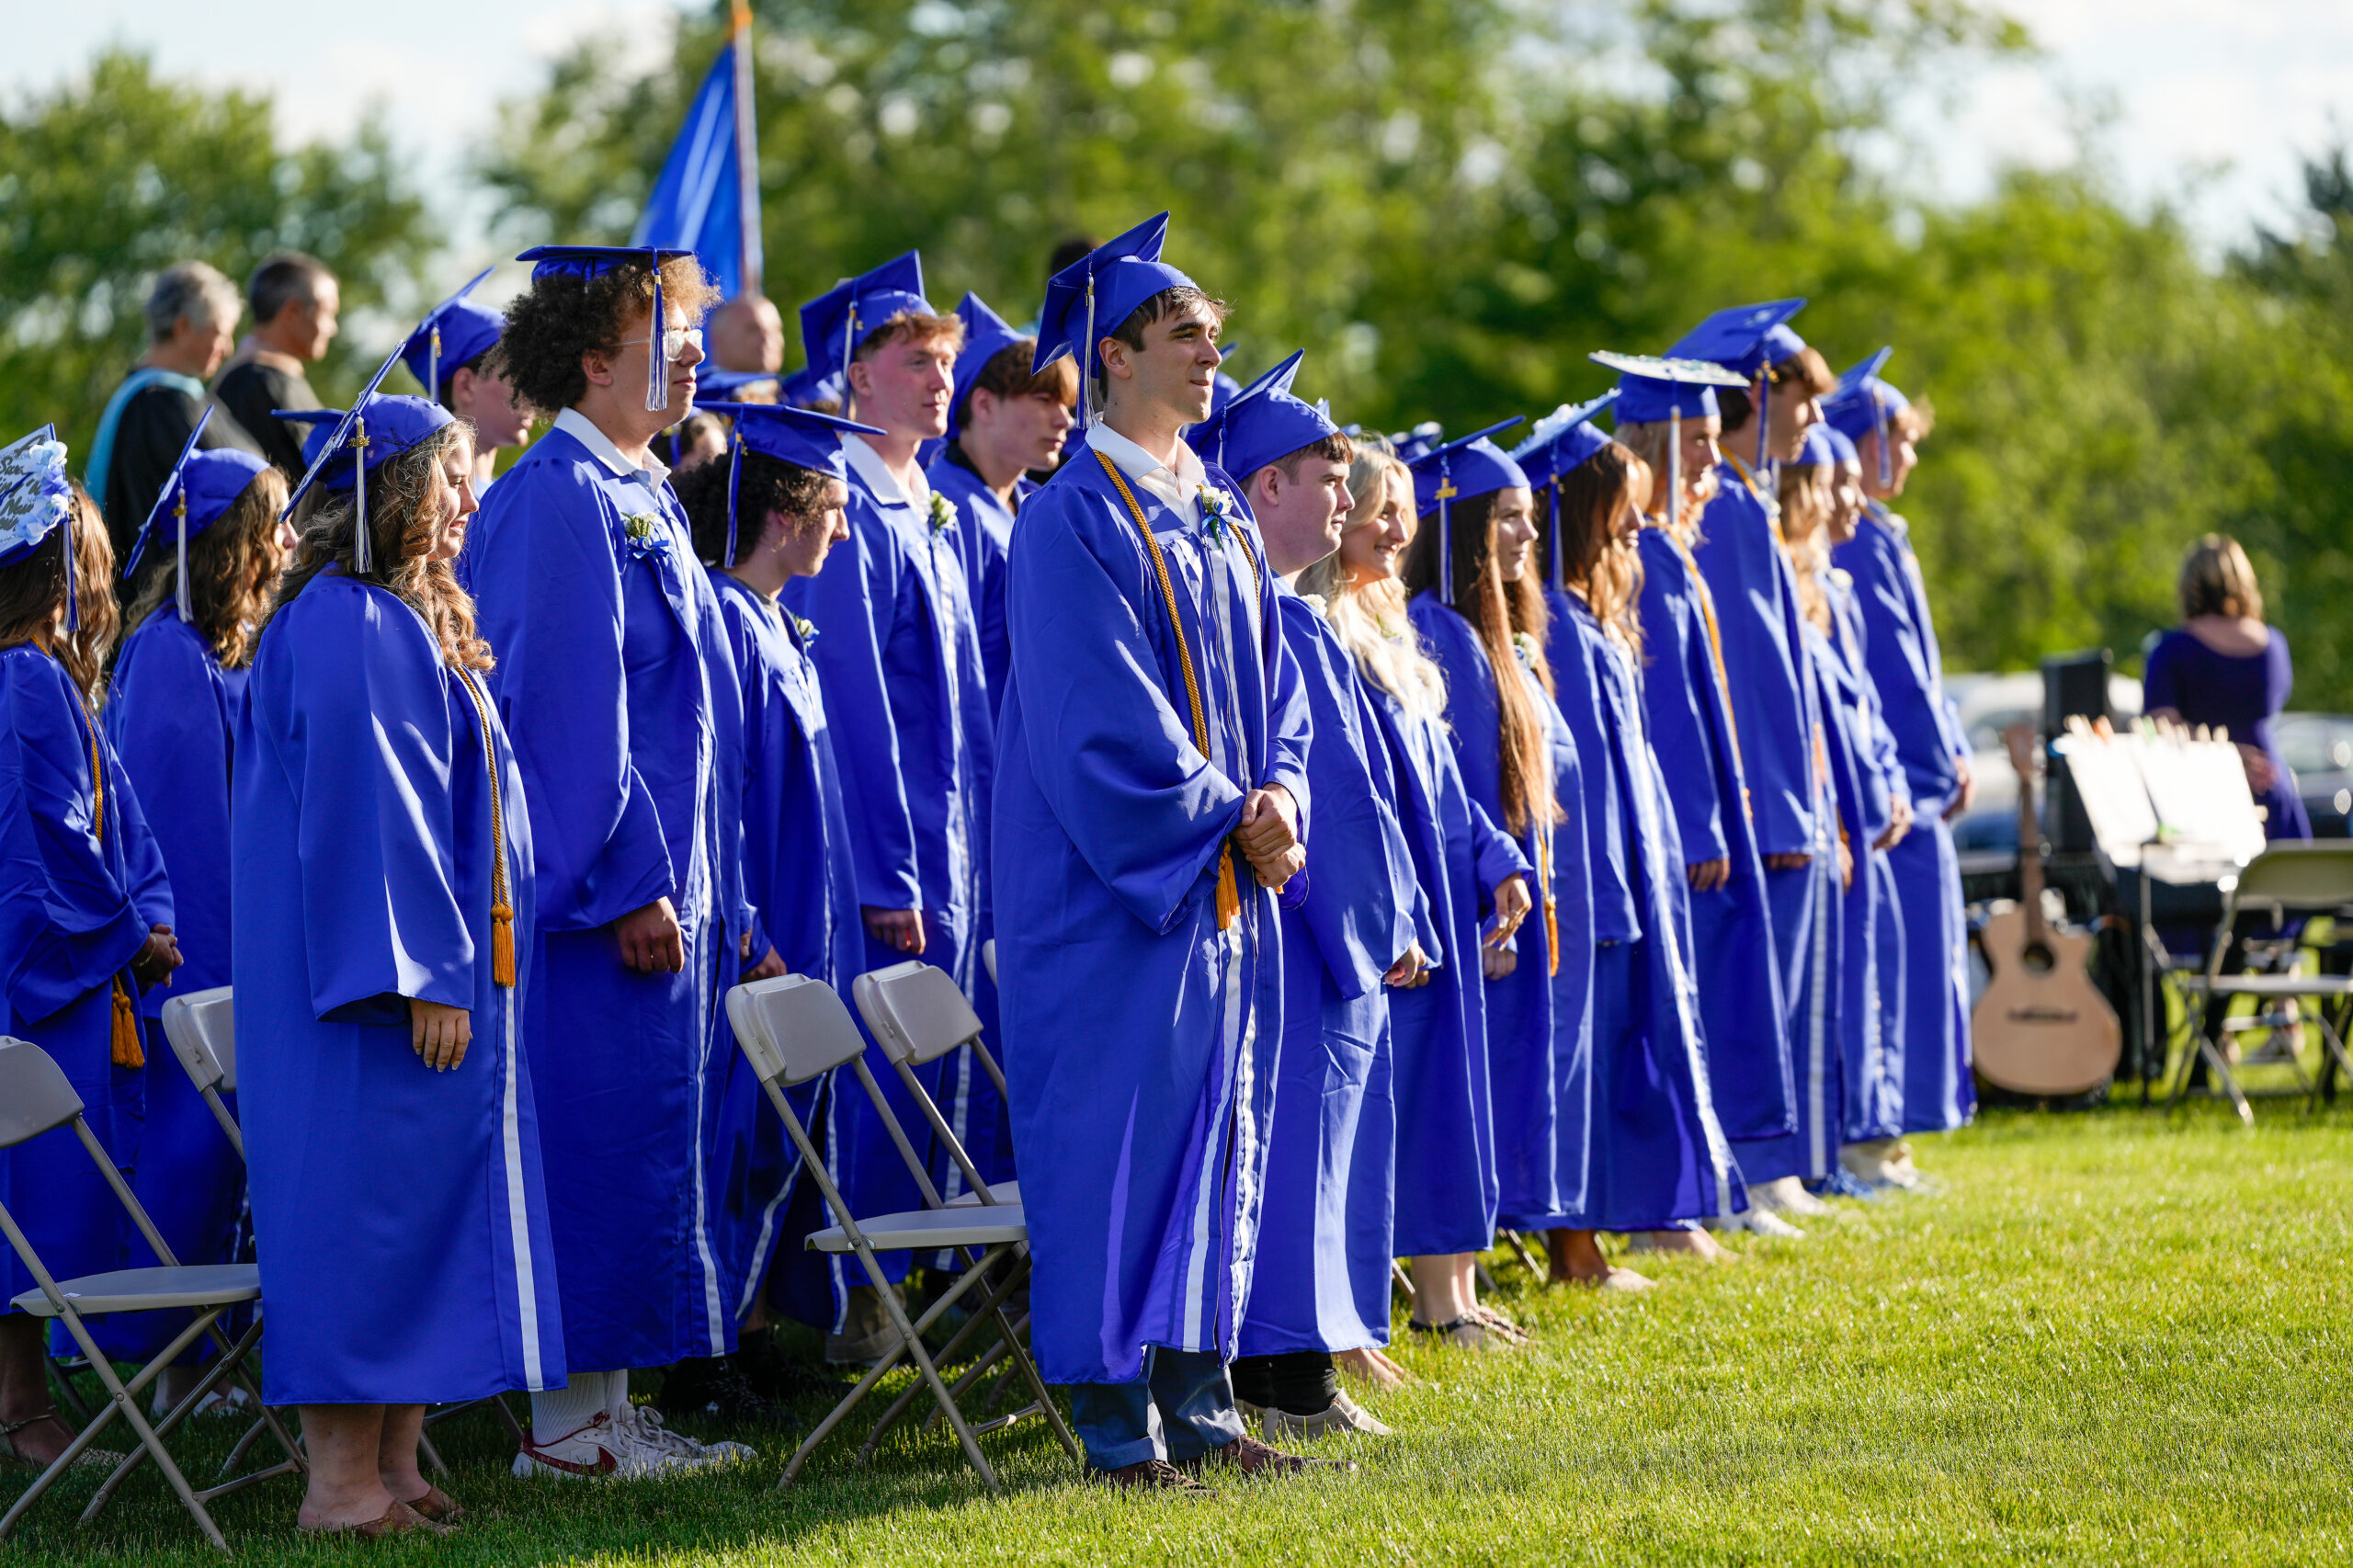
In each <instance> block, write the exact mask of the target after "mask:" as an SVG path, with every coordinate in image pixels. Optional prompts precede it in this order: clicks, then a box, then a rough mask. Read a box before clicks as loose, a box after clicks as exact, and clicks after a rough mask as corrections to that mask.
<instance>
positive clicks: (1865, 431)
mask: <svg viewBox="0 0 2353 1568" xmlns="http://www.w3.org/2000/svg"><path fill="white" fill-rule="evenodd" d="M1894 352H1895V347H1894V345H1893V344H1890V345H1888V346H1887V347H1883V348H1881V349H1880V350H1879V352H1877V353H1875V354H1871V355H1869V356H1867V357H1865V358H1863V359H1861V360H1859V361H1858V362H1857V363H1856V364H1854V365H1852V366H1849V367H1848V368H1847V373H1846V374H1845V375H1843V376H1841V377H1839V378H1838V385H1837V388H1836V390H1835V391H1834V392H1831V394H1830V395H1829V396H1828V397H1826V398H1824V399H1823V400H1822V417H1823V419H1824V421H1825V422H1827V423H1828V425H1829V426H1830V427H1831V428H1832V429H1834V430H1836V431H1838V432H1839V433H1840V434H1842V435H1844V436H1845V437H1847V439H1848V440H1850V441H1858V442H1859V441H1860V440H1861V439H1862V438H1863V437H1865V436H1877V437H1879V438H1880V442H1879V483H1880V487H1881V489H1885V488H1886V487H1887V486H1888V485H1890V484H1893V483H1895V454H1894V453H1893V450H1892V449H1891V443H1890V442H1889V441H1888V439H1887V419H1888V415H1891V414H1895V413H1898V412H1900V411H1901V410H1904V409H1906V408H1909V407H1911V406H1912V400H1911V399H1910V398H1907V397H1905V396H1904V393H1903V392H1900V391H1898V390H1897V388H1896V387H1895V385H1894V383H1893V382H1892V381H1882V380H1881V378H1880V371H1881V369H1884V368H1885V367H1886V364H1887V361H1888V358H1889V357H1890V356H1892V355H1893V354H1894Z"/></svg>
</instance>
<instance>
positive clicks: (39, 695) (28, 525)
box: [0, 426, 179, 1465]
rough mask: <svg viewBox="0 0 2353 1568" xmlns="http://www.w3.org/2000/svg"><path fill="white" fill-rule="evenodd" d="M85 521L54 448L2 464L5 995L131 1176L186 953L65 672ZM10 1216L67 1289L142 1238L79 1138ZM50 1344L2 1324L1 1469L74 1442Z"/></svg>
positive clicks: (36, 1325)
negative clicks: (160, 1035)
mask: <svg viewBox="0 0 2353 1568" xmlns="http://www.w3.org/2000/svg"><path fill="white" fill-rule="evenodd" d="M76 509H77V508H76V502H75V500H74V496H73V494H72V489H71V482H70V481H68V480H67V478H66V476H65V448H64V445H63V443H62V442H60V441H59V440H58V439H57V437H56V436H55V434H54V432H53V431H52V430H51V429H50V428H48V427H46V426H44V427H43V428H41V429H40V430H37V431H35V432H34V433H33V434H31V435H29V436H27V437H24V438H22V439H21V440H18V441H17V442H15V443H14V444H12V445H10V446H9V447H7V448H6V449H0V720H5V724H0V837H5V841H6V846H7V852H6V854H5V855H0V868H5V872H0V982H5V983H6V988H7V1008H8V1016H7V1020H6V1032H7V1033H8V1034H10V1035H12V1036H14V1037H15V1038H17V1039H18V1040H29V1041H31V1042H32V1043H33V1044H35V1045H38V1046H40V1048H41V1049H42V1050H43V1051H47V1052H48V1053H49V1054H50V1056H51V1058H53V1059H54V1060H55V1061H56V1062H57V1064H58V1066H59V1067H60V1068H61V1069H62V1070H63V1072H64V1074H65V1077H66V1081H67V1082H68V1083H70V1084H72V1085H73V1086H74V1092H75V1093H76V1094H78V1095H80V1096H81V1097H82V1103H83V1106H84V1108H85V1114H86V1116H87V1117H88V1119H89V1123H90V1129H91V1131H93V1132H95V1133H96V1134H97V1138H98V1142H100V1143H101V1144H103V1145H104V1146H105V1148H106V1149H107V1151H108V1153H109V1154H110V1155H111V1156H112V1157H113V1159H114V1160H115V1162H116V1164H117V1165H122V1166H129V1165H131V1161H132V1159H133V1158H134V1156H135V1154H136V1151H137V1140H138V1117H139V1110H140V1091H141V1087H142V1067H143V1065H144V1056H143V1053H142V1049H141V1042H140V1039H139V1017H138V1010H137V1009H138V1000H139V996H140V994H141V993H142V990H143V989H144V988H145V987H147V986H150V985H154V984H159V983H163V982H164V981H165V980H166V979H167V978H168V977H169V976H170V974H171V971H173V970H174V969H176V968H177V967H178V965H179V950H178V947H177V944H176V942H175V941H174V939H173V936H172V926H173V915H172V903H171V892H170V890H169V889H168V888H167V887H166V886H165V885H164V882H163V877H162V866H163V862H162V859H161V858H160V857H159V856H158V855H157V853H156V851H155V846H154V841H153V838H152V837H151V836H150V835H149V834H148V831H147V824H146V820H145V818H144V817H143V816H142V813H141V812H140V809H139V801H138V798H137V797H136V795H134V794H133V792H132V791H131V787H130V784H129V782H128V780H127V779H126V778H125V777H124V775H123V771H122V767H121V765H120V764H119V762H118V761H117V760H116V759H115V756H114V753H113V748H111V747H110V746H108V744H107V743H106V737H105V734H104V733H103V732H102V731H101V729H100V728H99V724H98V721H97V715H96V714H94V713H93V712H92V711H91V710H90V706H89V703H88V701H87V699H86V697H85V692H84V689H83V687H82V686H81V684H80V682H79V680H78V679H77V677H76V676H75V675H74V673H73V672H72V671H71V670H69V669H68V668H67V666H66V663H65V659H64V653H65V650H66V647H67V645H68V640H69V639H71V638H73V637H74V635H75V634H76V633H77V632H78V631H80V630H81V625H80V618H79V617H78V615H77V614H76V613H75V612H76V610H77V608H78V607H79V604H80V601H81V598H82V597H84V596H85V595H86V594H87V593H88V591H89V590H88V587H87V585H84V584H83V583H81V581H80V580H79V576H80V574H79V573H78V572H77V571H76V570H75V568H76V565H77V564H78V562H77V561H76V556H77V554H78V551H76V549H75V540H74V535H75V534H76V533H78V532H81V531H83V530H84V529H85V528H88V527H89V526H90V523H91V521H93V520H94V518H93V517H92V516H91V515H90V514H89V513H87V512H85V514H84V515H83V516H79V517H77V516H76V515H75V512H76ZM97 591H98V592H100V593H106V592H110V589H108V587H106V586H105V585H99V587H98V590H97ZM84 651H85V652H87V651H89V650H88V649H87V647H86V645H85V650H84ZM97 653H99V655H100V656H101V657H102V656H103V653H104V650H103V649H99V650H97ZM0 1203H6V1205H7V1207H8V1211H9V1212H10V1213H11V1214H12V1215H14V1216H15V1217H16V1220H17V1224H18V1225H20V1226H21V1227H22V1228H23V1229H24V1232H25V1233H26V1236H27V1238H28V1240H29V1241H30V1242H31V1243H32V1244H33V1248H34V1250H35V1251H36V1252H38V1253H39V1254H40V1258H41V1261H42V1262H43V1263H44V1264H46V1265H47V1266H48V1267H49V1269H50V1271H51V1274H52V1275H54V1276H55V1277H56V1278H61V1279H64V1278H73V1277H74V1276H76V1275H82V1274H97V1273H103V1272H105V1271H107V1270H108V1269H114V1268H121V1267H126V1265H127V1264H128V1262H129V1261H130V1260H129V1256H128V1244H129V1232H130V1223H129V1221H128V1219H127V1217H126V1216H125V1214H124V1212H123V1210H122V1208H121V1206H120V1205H119V1203H118V1202H117V1201H116V1199H115V1196H114V1193H113V1191H112V1190H111V1189H110V1188H109V1187H108V1185H107V1182H106V1179H105V1177H104V1176H101V1175H100V1174H99V1173H98V1171H97V1168H96V1167H95V1166H93V1165H91V1163H90V1162H89V1160H88V1159H87V1158H86V1157H85V1154H84V1153H83V1151H82V1150H81V1149H80V1148H79V1147H78V1146H77V1145H76V1143H75V1142H74V1134H73V1133H72V1132H71V1131H66V1130H63V1129H59V1130H57V1131H51V1132H46V1133H43V1134H42V1135H41V1136H40V1137H39V1138H35V1139H33V1140H31V1141H30V1142H25V1143H19V1144H17V1146H16V1147H15V1148H13V1149H10V1150H8V1151H6V1153H0ZM0 1282H5V1284H6V1293H7V1296H8V1297H9V1298H13V1297H15V1296H17V1294H19V1293H21V1292H23V1291H26V1290H32V1289H33V1288H34V1282H33V1278H32V1276H31V1275H30V1274H29V1273H28V1272H27V1271H26V1269H25V1267H24V1265H23V1264H22V1263H21V1262H19V1261H18V1260H17V1256H16V1254H15V1251H14V1250H13V1249H11V1250H10V1251H9V1253H8V1254H7V1256H6V1263H5V1265H0ZM42 1328H43V1324H42V1321H41V1320H40V1319H39V1318H35V1317H31V1316H28V1314H26V1313H23V1312H0V1459H17V1460H26V1461H29V1462H31V1463H34V1464H40V1465H46V1464H48V1463H49V1462H50V1461H51V1460H54V1459H55V1458H56V1457H57V1455H58V1454H59V1453H61V1452H62V1451H63V1449H64V1448H65V1446H66V1444H67V1443H69V1442H70V1441H72V1439H73V1436H74V1433H73V1430H72V1428H70V1427H69V1426H66V1425H65V1424H64V1423H63V1422H62V1421H61V1420H59V1419H58V1415H57V1411H56V1407H55V1406H54V1405H53V1404H52V1403H51V1399H50V1392H49V1373H48V1368H47V1367H46V1366H45V1365H44V1364H43V1362H42V1358H41V1339H42Z"/></svg>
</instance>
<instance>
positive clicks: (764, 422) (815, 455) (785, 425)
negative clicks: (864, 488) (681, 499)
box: [701, 403, 888, 566]
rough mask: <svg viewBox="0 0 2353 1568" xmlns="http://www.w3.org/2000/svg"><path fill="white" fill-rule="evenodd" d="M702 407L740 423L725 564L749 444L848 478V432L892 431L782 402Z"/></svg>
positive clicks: (730, 453)
mask: <svg viewBox="0 0 2353 1568" xmlns="http://www.w3.org/2000/svg"><path fill="white" fill-rule="evenodd" d="M701 407H702V410H703V412H704V413H706V414H720V415H726V416H727V418H728V419H729V420H730V421H731V422H732V423H733V425H734V427H735V428H734V433H733V436H731V437H729V439H728V443H727V557H726V559H725V560H724V561H722V562H720V564H721V565H722V566H733V565H734V564H735V546H736V539H735V529H736V523H735V496H736V494H737V492H738V491H739V490H740V489H741V488H742V486H743V483H744V453H745V450H746V449H749V450H752V451H755V452H757V453H758V454H759V455H760V456H762V457H764V458H774V459H776V460H777V461H779V462H788V463H791V464H792V465H793V466H794V467H796V468H805V469H812V470H814V471H815V472H818V473H824V474H831V475H832V476H833V477H834V478H835V479H838V480H842V481H844V482H847V480H848V478H849V463H848V461H847V460H846V459H845V458H844V457H843V455H842V437H845V436H881V435H886V434H888V432H887V431H884V430H881V429H880V428H878V427H877V426H872V425H860V424H858V422H857V421H856V420H852V419H840V418H836V417H835V416H834V415H830V414H819V413H818V412H816V411H815V410H814V409H809V408H791V407H788V406H786V405H784V404H782V403H704V404H702V405H701Z"/></svg>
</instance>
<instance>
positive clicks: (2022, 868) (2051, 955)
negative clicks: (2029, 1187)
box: [1970, 724, 2124, 1096]
mask: <svg viewBox="0 0 2353 1568" xmlns="http://www.w3.org/2000/svg"><path fill="white" fill-rule="evenodd" d="M2002 739H2003V741H2004V742H2005V743H2006V744H2007V745H2008V746H2009V750H2010V766H2011V767H2015V768H2017V769H2018V907H2017V908H2015V909H2006V910H2003V911H2002V912H2001V913H2000V914H1998V915H1994V916H1993V917H1992V918H1990V919H1989V920H1987V921H1986V922H1985V928H1984V932H1983V933H1981V935H1980V937H1979V940H1980V941H1981V942H1982V943H1983V945H1984V949H1985V961H1986V963H1987V964H1988V965H1989V966H1990V967H1991V968H1992V970H1993V971H1994V974H1993V981H1992V983H1990V984H1989V985H1987V986H1986V988H1985V994H1984V995H1983V996H1980V997H1979V998H1978V999H1977V1007H1976V1010H1975V1011H1974V1012H1972V1014H1971V1015H1970V1030H1971V1033H1972V1037H1973V1041H1972V1043H1973V1045H1974V1049H1975V1052H1976V1058H1977V1073H1978V1075H1979V1076H1980V1077H1982V1078H1984V1080H1985V1081H1986V1082H1987V1083H1989V1084H1992V1085H1994V1086H1995V1087H1996V1088H2001V1089H2007V1090H2009V1091H2010V1092H2011V1093H2012V1094H2018V1095H2040V1096H2066V1095H2080V1094H2084V1093H2086V1092H2087V1091H2089V1090H2092V1089H2096V1088H2097V1087H2099V1086H2100V1085H2102V1084H2104V1083H2106V1082H2108V1080H2109V1079H2110V1078H2111V1077H2113V1076H2114V1075H2115V1074H2116V1064H2117V1062H2118V1059H2119V1058H2120V1056H2121V1055H2122V1053H2123V1049H2124V1030H2123V1028H2122V1026H2120V1024H2119V1023H2118V1022H2117V1018H2116V1011H2115V1009H2114V1008H2112V1007H2110V1006H2109V1005H2108V998H2107V997H2105V996H2103V995H2101V994H2100V993H2099V988H2098V987H2097V986H2096V985H2094V984H2093V983H2092V977H2091V971H2090V969H2089V967H2088V964H2089V960H2090V957H2091V950H2092V939H2091V937H2089V936H2087V935H2086V934H2084V933H2082V932H2080V931H2070V930H2064V929H2062V928H2060V927H2058V926H2053V925H2052V923H2051V922H2050V921H2048V920H2046V919H2044V918H2043V914H2042V830H2041V826H2040V823H2039V821H2038V820H2037V817H2036V814H2035V809H2034V749H2033V748H2034V742H2035V732H2034V727H2033V726H2032V725H2030V724H2018V725H2016V726H2014V727H2012V728H2011V729H2010V730H2008V731H2007V732H2006V733H2004V734H2003V736H2002Z"/></svg>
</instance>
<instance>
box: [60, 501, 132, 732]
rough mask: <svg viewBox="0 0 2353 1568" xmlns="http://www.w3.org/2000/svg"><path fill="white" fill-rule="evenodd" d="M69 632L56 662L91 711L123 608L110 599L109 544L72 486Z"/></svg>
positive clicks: (92, 507) (102, 525) (95, 514)
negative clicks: (71, 615)
mask: <svg viewBox="0 0 2353 1568" xmlns="http://www.w3.org/2000/svg"><path fill="white" fill-rule="evenodd" d="M69 505H71V506H72V507H73V508H74V524H73V527H74V620H75V621H76V623H77V624H76V625H75V626H74V630H73V631H69V632H67V633H66V634H65V635H64V637H63V639H61V640H60V641H59V642H58V644H57V657H58V660H59V662H60V663H62V664H63V665H64V666H65V669H66V673H67V674H69V675H71V676H73V677H74V685H75V686H78V687H81V688H82V691H83V694H84V695H85V696H86V697H88V698H89V699H90V701H91V704H92V705H93V706H96V705H97V702H98V701H99V700H100V699H101V697H102V695H103V694H104V692H105V689H106V674H107V659H108V656H109V655H110V654H112V653H114V640H115V637H116V636H117V634H119V632H120V631H122V606H121V605H120V604H119V603H117V602H116V600H115V597H114V541H113V540H111V539H109V538H108V537H107V523H106V518H105V517H103V516H102V515H101V514H100V513H99V511H98V504H97V502H96V501H93V500H91V499H90V494H89V492H88V491H86V490H84V489H83V488H82V487H81V486H80V485H78V484H77V485H75V486H74V490H73V496H72V499H71V501H70V502H69Z"/></svg>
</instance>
